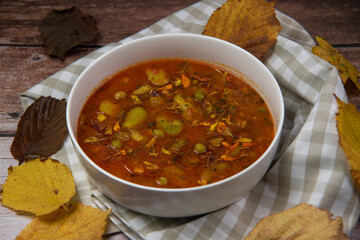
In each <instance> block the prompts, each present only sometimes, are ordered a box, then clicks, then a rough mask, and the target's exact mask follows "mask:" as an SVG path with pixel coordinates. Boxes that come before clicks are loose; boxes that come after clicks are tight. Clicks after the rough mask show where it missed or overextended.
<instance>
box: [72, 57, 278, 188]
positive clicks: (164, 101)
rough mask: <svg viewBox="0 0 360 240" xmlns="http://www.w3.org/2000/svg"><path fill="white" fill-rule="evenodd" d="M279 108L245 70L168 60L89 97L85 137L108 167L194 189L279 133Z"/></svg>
mask: <svg viewBox="0 0 360 240" xmlns="http://www.w3.org/2000/svg"><path fill="white" fill-rule="evenodd" d="M274 133H275V127H274V122H273V118H272V116H271V113H270V111H269V109H268V107H267V105H266V103H265V101H264V100H263V99H262V97H261V96H260V94H259V93H257V92H256V91H255V90H254V89H253V88H252V87H251V86H250V85H248V84H247V83H246V82H245V81H244V80H243V79H241V78H240V77H239V76H237V75H235V74H233V73H231V72H229V71H227V70H225V69H222V68H220V67H218V66H214V65H211V64H208V63H204V62H199V61H194V60H185V59H162V60H154V61H150V62H144V63H139V64H137V65H134V66H132V67H129V68H128V69H125V70H123V71H121V72H119V73H118V74H116V75H115V76H113V77H111V78H109V79H107V80H106V81H105V82H104V83H103V84H102V85H101V86H100V87H99V88H97V89H96V90H95V91H94V92H93V93H92V95H91V96H90V97H89V98H88V100H87V102H86V103H85V105H84V107H83V109H82V111H81V114H80V117H79V121H78V127H77V138H78V142H79V144H80V146H81V148H82V149H83V151H84V152H85V153H86V154H87V155H88V156H89V158H90V159H92V160H93V161H94V162H95V163H96V164H97V165H98V166H100V167H101V168H103V169H104V170H106V171H107V172H109V173H111V174H113V175H115V176H117V177H119V178H122V179H125V180H127V181H130V182H133V183H137V184H140V185H146V186H152V187H162V188H186V187H195V186H201V185H206V184H210V183H213V182H216V181H219V180H222V179H224V178H227V177H230V176H232V175H234V174H236V173H238V172H240V171H242V170H244V169H245V168H247V167H249V166H250V165H251V164H252V163H253V162H254V161H256V160H257V159H258V158H259V157H260V156H261V155H262V154H263V153H264V152H265V150H266V149H267V148H268V146H269V145H270V143H271V141H272V140H273V138H274Z"/></svg>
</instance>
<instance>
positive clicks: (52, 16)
mask: <svg viewBox="0 0 360 240" xmlns="http://www.w3.org/2000/svg"><path fill="white" fill-rule="evenodd" d="M39 30H40V33H41V36H42V39H43V44H44V48H45V50H46V53H47V54H48V55H50V56H54V57H58V58H60V59H64V54H65V53H66V52H67V51H68V50H70V49H71V48H73V47H74V46H76V45H79V44H82V43H85V42H89V41H91V40H93V39H94V38H95V36H96V34H97V27H96V20H95V18H94V17H92V16H91V15H88V14H84V13H82V12H81V11H80V9H77V8H76V7H71V8H69V9H64V10H52V11H51V12H49V13H48V14H47V16H46V17H45V18H44V19H43V20H42V22H41V25H40V27H39Z"/></svg>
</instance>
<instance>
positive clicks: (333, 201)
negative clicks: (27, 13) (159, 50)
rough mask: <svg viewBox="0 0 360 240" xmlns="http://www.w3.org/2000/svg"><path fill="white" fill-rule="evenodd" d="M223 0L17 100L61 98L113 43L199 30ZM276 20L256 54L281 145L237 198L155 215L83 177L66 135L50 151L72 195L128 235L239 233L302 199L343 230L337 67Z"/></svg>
mask: <svg viewBox="0 0 360 240" xmlns="http://www.w3.org/2000/svg"><path fill="white" fill-rule="evenodd" d="M223 3H224V0H213V1H211V0H203V1H200V2H198V3H195V4H194V5H192V6H189V7H187V8H185V9H183V10H181V11H178V12H176V13H174V14H172V15H170V16H168V17H166V18H164V19H162V20H160V21H159V22H157V23H155V24H154V25H152V26H150V27H148V28H146V29H144V30H142V31H140V32H138V33H137V34H135V35H133V36H130V37H128V38H126V39H123V40H121V41H120V42H117V43H111V44H108V45H106V46H104V47H102V48H100V49H98V50H96V51H94V52H92V53H90V54H88V55H87V56H85V57H83V58H81V59H79V60H78V61H76V62H74V63H72V64H70V65H69V66H68V67H66V68H64V69H63V70H61V71H59V72H57V73H55V74H54V75H52V76H50V77H49V78H48V79H46V80H44V81H43V82H41V83H40V84H38V85H36V86H34V87H32V88H31V89H29V90H28V91H26V92H24V93H23V94H22V95H21V101H22V104H23V107H24V108H26V107H27V106H29V105H30V104H31V103H32V102H33V101H34V99H37V98H38V97H39V96H41V95H44V96H48V95H51V96H52V97H55V98H67V97H68V94H69V92H70V90H71V87H72V85H73V83H74V82H75V81H76V79H77V78H78V76H79V74H80V73H81V72H82V71H83V70H84V69H85V68H86V67H87V66H88V65H89V64H90V63H92V62H93V61H94V60H95V59H96V58H98V57H99V56H101V55H102V54H103V53H105V52H107V51H109V50H111V49H112V48H114V47H115V46H118V45H120V44H122V43H125V42H129V41H131V40H133V39H136V38H140V37H143V36H149V35H153V34H161V33H173V32H177V33H179V32H180V33H181V32H187V33H194V34H201V33H202V31H203V28H204V26H205V24H206V23H207V21H208V19H209V17H210V15H211V14H212V13H213V11H214V10H215V9H216V8H218V7H219V6H221V5H222V4H223ZM276 14H277V17H278V19H279V20H280V23H281V25H282V27H283V28H282V31H281V32H280V35H279V36H278V42H277V43H276V45H275V46H274V47H272V48H271V50H269V51H268V52H267V53H266V55H265V56H264V57H263V58H262V59H261V60H262V61H263V62H264V63H265V65H266V66H267V67H268V68H269V69H270V71H271V72H272V73H273V74H274V76H275V78H276V79H277V81H278V83H279V85H280V87H281V90H282V92H283V95H284V99H285V106H286V111H285V115H286V118H285V124H284V128H283V131H282V137H281V142H280V146H279V149H278V152H277V155H276V158H275V159H274V162H273V164H272V165H271V168H270V169H269V171H268V173H267V174H266V176H265V177H264V178H263V179H262V181H261V182H260V183H259V184H258V185H257V186H256V187H255V188H254V189H253V190H252V191H251V192H250V193H249V194H247V195H246V196H244V197H243V198H241V199H240V200H239V201H238V202H236V203H234V204H232V205H230V206H228V207H226V208H224V209H221V210H218V211H216V212H213V213H209V214H207V215H203V216H199V217H191V218H177V219H167V218H157V217H152V216H146V215H143V214H139V213H136V212H133V211H130V210H128V209H126V208H124V207H122V206H120V205H119V204H116V203H114V202H112V201H111V200H110V199H108V198H107V197H106V196H104V195H103V194H102V193H101V192H99V191H98V190H97V189H95V187H94V186H93V185H92V184H91V183H90V182H89V180H88V178H87V175H86V173H85V171H84V169H83V167H82V166H81V164H80V162H79V160H78V157H77V155H76V153H75V151H74V148H73V146H72V143H71V141H70V139H69V138H67V139H66V140H65V143H64V146H63V147H62V149H61V150H60V151H59V152H58V153H56V154H55V155H54V156H52V157H53V158H55V159H58V160H59V161H62V162H63V163H65V164H67V165H68V166H69V167H70V169H71V170H72V172H73V175H74V178H75V182H76V187H77V196H76V197H77V199H78V200H80V201H82V202H83V203H84V204H91V205H94V206H95V205H96V206H98V207H99V208H101V209H107V208H111V209H112V213H111V215H110V219H111V221H112V222H113V225H112V226H110V227H109V229H108V231H109V232H113V231H119V229H120V230H121V231H123V232H124V233H125V234H126V235H127V236H128V237H130V238H132V239H241V238H243V237H244V236H246V235H247V234H248V233H249V232H250V231H251V229H252V228H253V227H254V226H255V225H256V224H257V223H258V222H259V220H260V219H261V218H264V217H266V216H268V215H269V214H273V213H276V212H279V211H282V210H285V209H288V208H290V207H293V206H295V205H297V204H299V203H303V202H306V203H309V204H312V205H314V206H316V207H319V208H323V209H327V210H329V211H330V212H331V213H332V214H333V215H334V216H341V217H342V218H343V223H344V232H345V233H349V232H350V231H351V229H352V228H353V227H354V226H355V224H356V223H357V221H358V217H359V214H360V208H359V194H358V193H357V192H356V191H355V190H354V186H353V182H352V180H351V177H350V176H349V167H348V163H347V159H346V157H345V155H344V153H343V151H342V149H341V147H340V146H339V144H338V134H337V130H336V121H335V114H336V112H337V105H336V101H335V98H334V94H336V95H337V96H338V97H339V98H340V99H342V100H346V94H345V91H344V89H343V86H342V83H341V80H340V78H339V76H338V74H337V71H336V69H335V68H334V67H332V66H331V65H330V64H328V63H327V62H325V61H323V60H321V59H319V58H317V57H316V56H314V55H313V54H311V47H312V46H313V45H314V42H313V40H312V38H311V37H310V35H309V34H308V33H307V32H306V31H305V30H304V29H303V27H302V26H301V25H299V24H298V23H297V22H296V21H294V20H293V19H291V18H289V17H288V16H286V15H284V14H282V13H280V12H278V11H277V12H276Z"/></svg>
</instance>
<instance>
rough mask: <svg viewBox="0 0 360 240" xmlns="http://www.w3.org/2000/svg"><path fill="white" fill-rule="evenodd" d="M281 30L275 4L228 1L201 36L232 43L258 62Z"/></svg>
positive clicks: (250, 0)
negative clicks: (257, 59)
mask: <svg viewBox="0 0 360 240" xmlns="http://www.w3.org/2000/svg"><path fill="white" fill-rule="evenodd" d="M280 30H281V26H280V23H279V20H278V19H277V18H276V15H275V1H266V0H242V1H238V0H228V1H226V2H225V3H224V4H223V5H222V6H221V7H220V8H218V9H217V10H215V12H214V13H213V14H212V15H211V16H210V19H209V21H208V22H207V24H206V26H205V28H204V32H203V34H204V35H208V36H212V37H216V38H220V39H223V40H226V41H229V42H231V43H234V44H236V45H238V46H240V47H242V48H244V49H246V50H248V51H249V52H250V53H252V54H253V55H254V56H255V57H257V58H260V57H261V56H262V55H263V54H264V53H265V52H266V51H267V50H268V49H269V48H271V47H272V46H273V45H274V44H275V43H276V42H277V39H276V38H277V36H278V34H279V32H280Z"/></svg>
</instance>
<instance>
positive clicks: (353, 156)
mask: <svg viewBox="0 0 360 240" xmlns="http://www.w3.org/2000/svg"><path fill="white" fill-rule="evenodd" d="M336 101H337V105H338V109H339V112H338V113H337V114H336V121H337V124H336V127H337V130H338V133H339V143H340V145H341V147H342V148H343V150H344V152H345V154H346V157H347V159H348V161H349V164H350V167H351V171H350V173H351V175H352V176H353V177H354V179H355V180H356V182H357V184H358V185H360V113H359V112H358V111H357V110H356V107H355V105H354V104H351V103H349V104H346V103H344V102H343V101H341V100H340V99H339V98H337V97H336Z"/></svg>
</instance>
